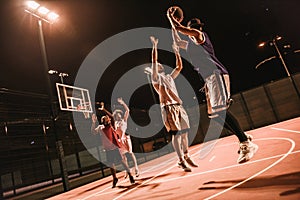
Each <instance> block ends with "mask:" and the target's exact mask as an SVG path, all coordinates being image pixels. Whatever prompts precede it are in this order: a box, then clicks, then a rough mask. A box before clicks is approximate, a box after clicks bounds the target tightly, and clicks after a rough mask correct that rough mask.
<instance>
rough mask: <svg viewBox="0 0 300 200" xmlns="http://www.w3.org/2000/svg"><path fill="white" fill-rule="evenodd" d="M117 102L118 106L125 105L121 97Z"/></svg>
mask: <svg viewBox="0 0 300 200" xmlns="http://www.w3.org/2000/svg"><path fill="white" fill-rule="evenodd" d="M117 101H118V102H119V104H125V102H124V101H123V99H122V98H121V97H120V98H118V99H117Z"/></svg>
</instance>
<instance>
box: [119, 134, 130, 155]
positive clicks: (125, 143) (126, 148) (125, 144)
mask: <svg viewBox="0 0 300 200" xmlns="http://www.w3.org/2000/svg"><path fill="white" fill-rule="evenodd" d="M121 143H122V146H121V148H120V152H121V154H125V153H132V142H131V138H130V135H125V137H124V138H122V139H121Z"/></svg>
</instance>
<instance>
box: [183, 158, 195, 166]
mask: <svg viewBox="0 0 300 200" xmlns="http://www.w3.org/2000/svg"><path fill="white" fill-rule="evenodd" d="M184 159H185V161H186V162H187V163H188V164H189V165H190V166H192V167H198V165H197V164H196V163H194V161H193V160H192V159H191V158H190V157H184Z"/></svg>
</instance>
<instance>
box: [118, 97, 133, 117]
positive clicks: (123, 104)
mask: <svg viewBox="0 0 300 200" xmlns="http://www.w3.org/2000/svg"><path fill="white" fill-rule="evenodd" d="M117 100H118V102H119V103H120V104H121V105H122V106H123V107H124V109H125V113H124V117H123V119H124V121H127V119H128V117H129V111H130V110H129V108H128V106H127V104H126V103H125V102H124V101H123V99H122V98H118V99H117Z"/></svg>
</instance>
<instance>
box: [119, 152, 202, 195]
mask: <svg viewBox="0 0 300 200" xmlns="http://www.w3.org/2000/svg"><path fill="white" fill-rule="evenodd" d="M195 149H196V148H195ZM193 150H194V149H193ZM194 154H196V153H194ZM194 154H192V156H193V155H194ZM175 166H176V165H174V166H171V167H169V168H167V169H165V170H164V171H161V172H160V173H158V174H157V175H155V176H153V177H152V178H150V179H148V180H146V181H144V182H142V184H140V185H138V186H136V187H134V188H132V189H130V190H128V191H126V192H124V193H122V194H121V195H119V196H117V197H116V198H114V200H117V199H119V198H121V197H123V196H125V195H126V194H128V193H130V192H132V191H133V190H136V189H137V188H139V187H141V186H143V185H145V184H146V183H148V182H151V181H152V180H153V179H155V178H156V177H158V176H160V175H161V174H164V173H165V172H167V171H169V170H170V169H172V168H174V167H175Z"/></svg>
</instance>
